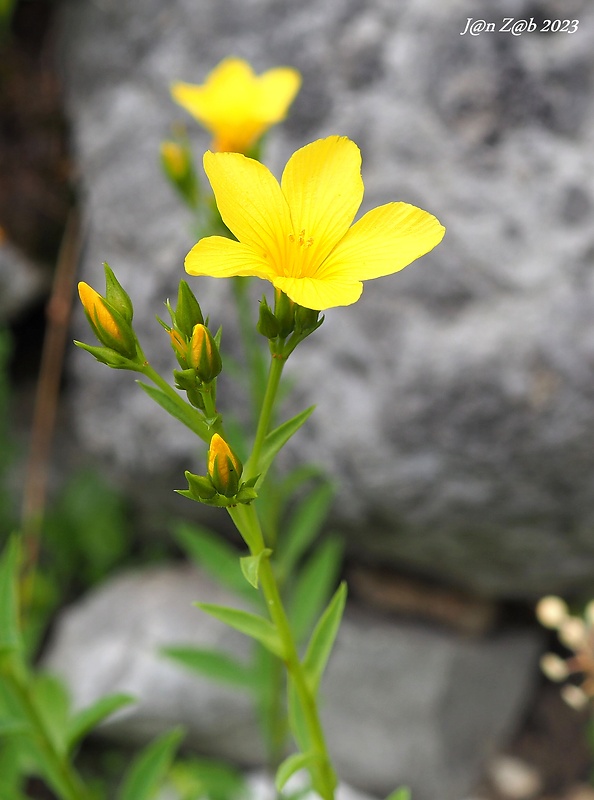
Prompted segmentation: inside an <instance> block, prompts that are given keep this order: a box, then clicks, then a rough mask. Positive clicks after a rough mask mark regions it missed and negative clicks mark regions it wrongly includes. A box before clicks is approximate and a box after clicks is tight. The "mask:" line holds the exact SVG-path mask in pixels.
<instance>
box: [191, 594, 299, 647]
mask: <svg viewBox="0 0 594 800" xmlns="http://www.w3.org/2000/svg"><path fill="white" fill-rule="evenodd" d="M194 605H195V606H196V607H197V608H199V609H201V610H202V611H204V612H205V613H206V614H210V616H211V617H215V618H216V619H218V620H220V621H221V622H224V623H225V624H226V625H229V627H230V628H235V630H237V631H240V632H241V633H243V634H245V635H246V636H250V637H251V638H252V639H256V641H258V642H260V644H261V645H262V646H263V647H265V648H266V649H267V650H270V652H271V653H274V655H275V656H278V657H279V658H282V659H284V658H285V651H284V646H283V643H282V640H281V638H280V636H279V634H278V631H277V629H276V627H275V626H274V625H273V624H272V622H269V621H268V620H267V619H264V617H259V616H258V615H257V614H250V612H249V611H241V610H239V609H236V608H227V607H226V606H217V605H214V604H212V603H194Z"/></svg>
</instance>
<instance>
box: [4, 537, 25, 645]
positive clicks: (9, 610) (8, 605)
mask: <svg viewBox="0 0 594 800" xmlns="http://www.w3.org/2000/svg"><path fill="white" fill-rule="evenodd" d="M19 553H20V548H19V543H18V540H17V538H16V536H13V537H12V539H10V541H9V542H8V544H7V545H6V547H5V548H4V553H3V554H2V558H1V559H0V655H2V653H10V652H15V651H17V650H19V649H20V648H21V634H20V628H19V609H18V590H17V581H18V569H19Z"/></svg>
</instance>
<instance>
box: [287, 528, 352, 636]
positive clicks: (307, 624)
mask: <svg viewBox="0 0 594 800" xmlns="http://www.w3.org/2000/svg"><path fill="white" fill-rule="evenodd" d="M343 549H344V547H343V542H342V540H341V539H339V537H338V536H333V537H330V538H328V539H325V540H324V541H323V542H322V543H321V544H320V546H319V547H317V548H316V549H315V550H314V551H313V553H312V554H311V556H310V557H309V558H308V560H307V561H306V562H305V564H304V566H303V567H302V568H301V570H300V571H299V573H298V575H297V579H296V581H295V585H294V588H293V590H292V592H291V597H290V603H289V618H290V620H291V625H292V628H293V633H294V635H295V638H296V640H297V641H298V642H301V641H303V639H304V637H305V636H307V634H308V633H309V632H310V631H311V628H312V626H313V624H314V620H316V619H317V618H318V616H319V615H320V614H321V612H322V609H323V608H324V606H325V604H326V603H327V602H328V599H329V597H330V593H331V591H332V589H333V587H334V586H336V580H337V578H338V574H339V571H340V567H341V564H342V553H343Z"/></svg>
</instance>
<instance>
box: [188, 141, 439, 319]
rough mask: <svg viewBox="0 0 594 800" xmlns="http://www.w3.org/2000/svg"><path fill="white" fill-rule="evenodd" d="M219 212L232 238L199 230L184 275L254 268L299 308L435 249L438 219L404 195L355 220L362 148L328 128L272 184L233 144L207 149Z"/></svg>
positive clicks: (341, 297)
mask: <svg viewBox="0 0 594 800" xmlns="http://www.w3.org/2000/svg"><path fill="white" fill-rule="evenodd" d="M204 169H205V170H206V174H207V175H208V178H209V180H210V183H211V186H212V188H213V191H214V194H215V198H216V201H217V205H218V207H219V211H220V213H221V217H222V219H223V221H224V223H225V224H226V225H227V227H228V228H229V230H230V231H231V232H232V233H233V234H234V235H235V236H236V237H237V239H238V240H239V241H232V240H231V239H226V238H224V237H222V236H209V237H207V238H205V239H201V240H200V241H199V242H198V243H197V244H196V245H194V247H193V248H192V250H191V251H190V252H189V253H188V255H187V256H186V262H185V266H186V270H187V272H189V273H190V274H191V275H210V276H211V277H214V278H229V277H231V276H234V275H244V276H245V275H254V276H256V277H258V278H262V279H264V280H268V281H270V282H271V283H272V284H273V285H274V286H275V287H276V289H280V290H281V291H282V292H284V293H285V294H287V295H288V296H289V297H290V298H291V300H293V301H294V302H295V303H298V304H299V305H301V306H305V307H306V308H311V309H314V310H322V309H325V308H332V307H334V306H348V305H350V304H351V303H355V302H356V301H357V300H358V299H359V297H360V296H361V292H362V290H363V284H362V283H361V281H364V280H370V279H372V278H379V277H381V276H383V275H390V274H392V273H393V272H398V270H401V269H403V268H404V267H406V266H407V265H408V264H410V263H411V261H414V260H415V259H417V258H419V257H420V256H422V255H424V254H425V253H428V252H429V251H430V250H432V249H433V248H434V247H435V246H436V245H437V244H438V243H439V242H440V241H441V239H442V238H443V235H444V233H445V228H444V227H443V226H442V225H441V224H440V223H439V222H438V220H437V219H435V217H433V216H432V215H431V214H428V213H427V212H426V211H422V210H421V209H420V208H416V207H415V206H411V205H408V204H407V203H388V204H386V205H383V206H379V207H378V208H374V209H373V210H371V211H368V212H367V214H365V215H364V216H363V217H362V218H361V219H360V220H359V221H358V222H356V223H355V224H354V225H352V224H351V223H352V221H353V219H354V217H355V214H356V213H357V210H358V209H359V206H360V205H361V201H362V199H363V180H362V178H361V154H360V152H359V148H358V147H357V145H356V144H355V143H354V142H352V141H351V140H350V139H347V138H345V137H340V136H330V137H328V138H327V139H319V140H318V141H316V142H313V143H312V144H309V145H306V146H305V147H303V148H301V149H300V150H297V152H296V153H294V154H293V155H292V156H291V158H290V159H289V161H288V163H287V166H286V167H285V170H284V172H283V176H282V180H281V183H280V185H279V183H278V182H277V180H276V179H275V178H274V177H273V175H272V174H271V173H270V171H269V170H268V169H267V168H266V167H265V166H264V165H263V164H260V163H259V162H258V161H254V160H253V159H250V158H246V157H245V156H243V155H240V154H238V153H211V152H207V153H205V155H204Z"/></svg>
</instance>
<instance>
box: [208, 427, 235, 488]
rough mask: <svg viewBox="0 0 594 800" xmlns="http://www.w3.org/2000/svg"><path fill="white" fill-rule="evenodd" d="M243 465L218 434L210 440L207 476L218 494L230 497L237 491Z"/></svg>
mask: <svg viewBox="0 0 594 800" xmlns="http://www.w3.org/2000/svg"><path fill="white" fill-rule="evenodd" d="M242 471H243V465H242V463H241V461H240V460H239V459H238V458H237V456H236V455H235V453H234V452H233V450H231V448H230V447H229V445H228V444H227V442H226V441H225V440H224V439H223V437H222V436H219V434H218V433H215V434H214V435H213V437H212V439H211V440H210V449H209V451H208V476H209V478H210V479H211V481H212V485H213V486H214V487H215V489H216V490H217V492H219V494H223V495H225V496H226V497H232V496H233V495H235V494H237V492H238V490H239V480H240V478H241V473H242Z"/></svg>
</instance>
